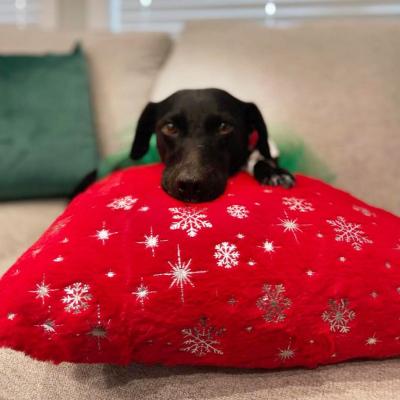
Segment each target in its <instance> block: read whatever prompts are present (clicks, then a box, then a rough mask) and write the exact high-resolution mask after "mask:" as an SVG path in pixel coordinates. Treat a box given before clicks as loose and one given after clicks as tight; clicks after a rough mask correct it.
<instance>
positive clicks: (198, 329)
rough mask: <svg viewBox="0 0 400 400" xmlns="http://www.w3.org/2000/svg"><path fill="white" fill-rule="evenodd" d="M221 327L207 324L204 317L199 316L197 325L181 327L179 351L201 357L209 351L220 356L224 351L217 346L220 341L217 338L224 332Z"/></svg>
mask: <svg viewBox="0 0 400 400" xmlns="http://www.w3.org/2000/svg"><path fill="white" fill-rule="evenodd" d="M224 331H225V330H224V329H223V328H219V329H218V328H216V327H215V326H208V324H207V319H206V318H200V321H199V323H198V324H197V326H195V327H193V328H185V329H182V335H183V347H182V348H181V349H180V350H181V351H185V352H187V353H190V354H193V355H195V356H197V357H203V356H205V355H207V354H209V353H212V354H217V355H220V356H222V355H223V354H224V353H223V351H222V350H221V349H220V348H219V346H220V344H221V342H220V340H218V338H219V337H221V336H222V335H223V333H224Z"/></svg>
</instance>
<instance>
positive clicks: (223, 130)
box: [218, 122, 233, 135]
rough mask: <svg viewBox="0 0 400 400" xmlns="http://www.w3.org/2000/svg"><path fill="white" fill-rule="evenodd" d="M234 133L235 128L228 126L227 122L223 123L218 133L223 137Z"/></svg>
mask: <svg viewBox="0 0 400 400" xmlns="http://www.w3.org/2000/svg"><path fill="white" fill-rule="evenodd" d="M232 131H233V126H232V125H230V124H228V123H227V122H221V123H220V124H219V127H218V132H219V133H220V134H221V135H227V134H228V133H231V132H232Z"/></svg>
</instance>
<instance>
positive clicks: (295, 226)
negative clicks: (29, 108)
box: [278, 213, 309, 242]
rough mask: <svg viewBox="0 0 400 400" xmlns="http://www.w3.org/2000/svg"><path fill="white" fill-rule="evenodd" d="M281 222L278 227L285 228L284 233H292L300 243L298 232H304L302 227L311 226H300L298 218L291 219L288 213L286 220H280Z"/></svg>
mask: <svg viewBox="0 0 400 400" xmlns="http://www.w3.org/2000/svg"><path fill="white" fill-rule="evenodd" d="M279 220H280V221H281V223H280V224H278V225H279V226H281V227H282V228H283V232H290V233H291V234H292V235H293V236H294V238H295V239H296V242H298V239H297V235H296V232H303V230H302V229H301V228H300V227H301V226H309V224H299V223H298V222H297V218H292V219H290V218H289V217H288V215H287V214H286V213H285V218H279Z"/></svg>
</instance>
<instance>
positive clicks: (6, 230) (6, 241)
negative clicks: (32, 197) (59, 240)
mask: <svg viewBox="0 0 400 400" xmlns="http://www.w3.org/2000/svg"><path fill="white" fill-rule="evenodd" d="M64 208H65V201H62V200H41V201H39V200H36V201H18V202H6V203H4V202H3V203H1V204H0V226H1V229H0V244H1V245H0V275H1V274H3V273H4V272H5V271H6V270H7V269H8V268H9V267H10V265H12V264H13V263H14V262H15V260H16V259H17V257H18V256H19V255H20V254H21V252H22V251H23V250H24V249H26V248H27V247H28V246H30V245H32V243H33V242H35V241H36V240H37V239H38V237H39V236H40V234H41V233H42V232H43V230H44V229H45V228H46V226H48V225H49V224H50V222H51V221H52V220H54V218H55V217H56V216H57V215H58V214H60V213H61V212H62V211H63V209H64Z"/></svg>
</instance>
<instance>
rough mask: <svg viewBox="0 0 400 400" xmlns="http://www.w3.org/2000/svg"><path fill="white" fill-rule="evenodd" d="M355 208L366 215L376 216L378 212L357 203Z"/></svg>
mask: <svg viewBox="0 0 400 400" xmlns="http://www.w3.org/2000/svg"><path fill="white" fill-rule="evenodd" d="M353 210H355V211H358V212H360V213H361V214H363V215H365V216H366V217H376V214H375V213H374V212H372V211H371V210H368V208H365V207H361V206H357V205H356V204H354V205H353Z"/></svg>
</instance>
